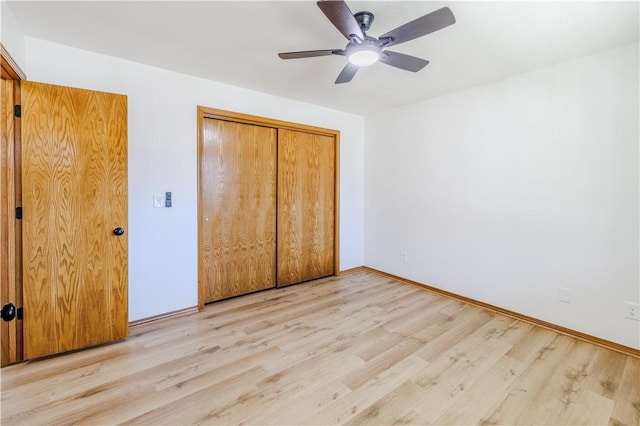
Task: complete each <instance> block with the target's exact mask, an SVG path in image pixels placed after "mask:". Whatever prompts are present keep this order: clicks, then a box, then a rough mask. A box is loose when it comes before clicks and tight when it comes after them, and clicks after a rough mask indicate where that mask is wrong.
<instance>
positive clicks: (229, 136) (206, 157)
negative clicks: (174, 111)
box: [199, 118, 277, 302]
mask: <svg viewBox="0 0 640 426" xmlns="http://www.w3.org/2000/svg"><path fill="white" fill-rule="evenodd" d="M202 136H203V137H202V141H203V143H202V145H203V146H202V147H201V149H202V152H201V156H200V157H201V164H200V180H201V181H200V185H201V190H200V192H201V200H200V202H201V206H200V211H201V215H202V217H201V218H200V225H201V232H200V235H201V241H200V250H199V252H200V271H201V279H202V280H203V284H204V300H205V302H212V301H215V300H220V299H225V298H228V297H232V296H237V295H241V294H246V293H250V292H254V291H258V290H263V289H266V288H272V287H275V264H276V188H277V187H276V157H277V154H276V149H277V139H276V130H275V129H273V128H267V127H261V126H255V125H249V124H242V123H234V122H230V121H223V120H216V119H210V118H207V119H205V120H204V124H203V135H202Z"/></svg>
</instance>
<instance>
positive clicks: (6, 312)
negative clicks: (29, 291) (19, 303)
mask: <svg viewBox="0 0 640 426" xmlns="http://www.w3.org/2000/svg"><path fill="white" fill-rule="evenodd" d="M0 316H2V319H3V320H5V321H11V320H12V319H14V318H15V317H16V305H14V304H13V303H7V304H6V305H4V306H3V307H2V310H1V311H0Z"/></svg>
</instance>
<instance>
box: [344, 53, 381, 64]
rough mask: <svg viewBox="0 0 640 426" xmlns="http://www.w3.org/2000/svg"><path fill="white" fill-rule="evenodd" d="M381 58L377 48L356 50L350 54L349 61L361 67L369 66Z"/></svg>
mask: <svg viewBox="0 0 640 426" xmlns="http://www.w3.org/2000/svg"><path fill="white" fill-rule="evenodd" d="M378 59H380V54H379V53H378V52H376V51H375V50H368V49H363V50H356V51H355V52H353V53H351V54H350V55H349V62H351V63H352V64H353V65H357V66H359V67H367V66H369V65H372V64H375V63H376V62H377V61H378Z"/></svg>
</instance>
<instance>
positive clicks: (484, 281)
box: [364, 44, 640, 348]
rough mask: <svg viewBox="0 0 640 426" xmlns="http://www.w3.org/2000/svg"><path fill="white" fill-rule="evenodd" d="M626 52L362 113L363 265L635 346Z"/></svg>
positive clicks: (632, 82)
mask: <svg viewBox="0 0 640 426" xmlns="http://www.w3.org/2000/svg"><path fill="white" fill-rule="evenodd" d="M638 48H639V46H638V45H637V44H635V45H630V46H627V47H623V48H618V49H614V50H610V51H606V52H602V53H599V54H596V55H592V56H588V57H584V58H581V59H578V60H574V61H571V62H566V63H563V64H559V65H556V66H552V67H548V68H544V69H540V70H537V71H533V72H529V73H526V74H522V75H518V76H515V77H512V78H509V79H506V80H503V81H500V82H497V83H493V84H488V85H484V86H481V87H477V88H473V89H470V90H465V91H461V92H457V93H453V94H450V95H446V96H442V97H439V98H434V99H431V100H428V101H424V102H422V103H419V104H415V105H411V106H407V107H403V108H399V109H395V110H393V111H387V112H384V113H381V114H377V115H372V116H367V117H366V118H365V138H366V144H365V234H364V235H365V244H364V247H365V264H366V265H368V266H371V267H373V268H376V269H379V270H382V271H386V272H389V273H392V274H396V275H399V276H402V277H406V278H409V279H412V280H416V281H418V282H421V283H424V284H428V285H432V286H434V287H438V288H440V289H444V290H447V291H451V292H454V293H457V294H460V295H464V296H467V297H470V298H473V299H477V300H480V301H483V302H487V303H490V304H493V305H496V306H499V307H502V308H506V309H510V310H513V311H517V312H520V313H523V314H525V315H529V316H532V317H535V318H538V319H542V320H545V321H549V322H552V323H555V324H558V325H561V326H565V327H568V328H571V329H574V330H578V331H582V332H585V333H588V334H591V335H595V336H598V337H601V338H604V339H608V340H611V341H614V342H618V343H621V344H624V345H627V346H631V347H635V348H640V322H638V321H633V320H630V319H625V318H624V302H625V301H630V302H635V303H638V302H639V301H640V294H639V247H638V246H639V239H638V221H639V209H638V206H639V174H638V170H639V164H638V156H639V152H638V146H639V130H638V128H639V116H640V111H639V107H638V104H639V88H638V75H640V74H639V67H638ZM401 251H405V252H406V253H407V262H406V263H403V262H401V261H400V252H401ZM559 287H566V288H569V289H571V290H572V300H571V303H570V304H567V303H561V302H559V301H558V289H559Z"/></svg>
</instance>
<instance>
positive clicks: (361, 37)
mask: <svg viewBox="0 0 640 426" xmlns="http://www.w3.org/2000/svg"><path fill="white" fill-rule="evenodd" d="M317 5H318V7H319V8H320V10H322V12H323V13H324V14H325V15H326V17H327V18H329V20H330V21H331V23H332V24H333V25H335V27H336V28H337V29H338V30H339V31H340V32H341V33H342V34H343V35H344V36H345V37H346V38H347V39H348V40H349V43H347V45H346V46H345V48H344V49H325V50H306V51H301V52H285V53H278V56H279V57H280V58H282V59H298V58H310V57H314V56H328V55H342V56H346V57H347V58H348V59H349V62H347V65H346V66H345V67H344V68H343V69H342V71H341V72H340V74H339V75H338V78H337V79H336V81H335V84H340V83H348V82H349V81H351V79H352V78H353V76H354V75H355V74H356V72H357V71H358V69H359V68H360V67H366V66H369V65H372V64H374V63H376V62H378V61H380V62H382V63H384V64H387V65H391V66H392V67H396V68H400V69H403V70H407V71H411V72H418V71H420V70H421V69H422V68H424V67H425V66H426V65H427V64H428V63H429V61H427V60H424V59H421V58H416V57H415V56H410V55H405V54H404V53H398V52H393V51H391V50H386V48H387V47H391V46H393V45H396V44H400V43H404V42H405V41H409V40H413V39H415V38H418V37H422V36H424V35H427V34H429V33H432V32H434V31H438V30H440V29H442V28H445V27H448V26H449V25H452V24H453V23H455V22H456V19H455V17H454V16H453V13H451V10H450V9H449V8H448V7H443V8H441V9H438V10H436V11H434V12H431V13H428V14H426V15H424V16H422V17H420V18H417V19H414V20H413V21H411V22H407V23H406V24H404V25H401V26H399V27H398V28H396V29H393V30H391V31H389V32H387V33H385V34H383V35H381V36H380V37H378V38H375V37H371V36H368V35H367V33H366V32H365V31H369V28H370V27H371V23H372V22H373V19H374V16H373V13H371V12H365V11H363V12H358V13H356V14H355V15H354V14H353V13H352V12H351V10H350V9H349V6H347V4H346V3H345V2H344V1H334V0H328V1H318V2H317Z"/></svg>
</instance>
